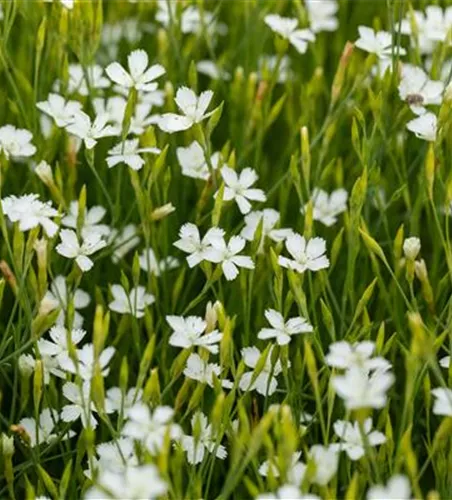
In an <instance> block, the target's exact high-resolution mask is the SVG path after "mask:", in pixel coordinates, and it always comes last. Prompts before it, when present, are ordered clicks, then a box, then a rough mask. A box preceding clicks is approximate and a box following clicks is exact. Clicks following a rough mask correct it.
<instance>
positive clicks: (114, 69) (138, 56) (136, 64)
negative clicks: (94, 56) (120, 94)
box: [105, 49, 165, 92]
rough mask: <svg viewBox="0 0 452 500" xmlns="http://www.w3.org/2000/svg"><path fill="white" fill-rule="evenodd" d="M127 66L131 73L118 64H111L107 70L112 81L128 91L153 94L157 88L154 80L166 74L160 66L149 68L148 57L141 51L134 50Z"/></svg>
mask: <svg viewBox="0 0 452 500" xmlns="http://www.w3.org/2000/svg"><path fill="white" fill-rule="evenodd" d="M127 65H128V68H129V72H127V71H126V70H125V69H124V68H123V67H122V66H121V65H120V64H119V63H117V62H114V63H111V64H110V65H108V66H107V68H106V70H105V71H106V73H107V75H108V77H109V78H110V80H112V81H113V82H115V83H116V84H118V85H120V86H121V87H125V88H126V89H130V88H135V89H137V90H144V91H146V92H151V91H153V90H155V89H156V88H157V84H156V83H155V82H154V80H156V79H157V78H159V77H160V76H162V75H163V74H164V73H165V68H164V67H163V66H161V65H160V64H154V65H153V66H151V67H150V68H148V65H149V58H148V55H147V54H146V52H145V51H144V50H141V49H139V50H134V51H133V52H131V53H130V54H129V55H128V57H127Z"/></svg>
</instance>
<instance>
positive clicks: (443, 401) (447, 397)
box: [432, 387, 452, 417]
mask: <svg viewBox="0 0 452 500" xmlns="http://www.w3.org/2000/svg"><path fill="white" fill-rule="evenodd" d="M432 394H433V396H435V398H436V399H435V402H434V403H433V413H434V414H435V415H444V416H446V417H452V390H450V389H447V388H444V387H437V388H436V389H432Z"/></svg>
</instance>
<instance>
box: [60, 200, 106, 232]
mask: <svg viewBox="0 0 452 500" xmlns="http://www.w3.org/2000/svg"><path fill="white" fill-rule="evenodd" d="M106 213H107V211H106V210H105V208H104V207H102V206H100V205H96V206H94V207H91V208H89V209H88V208H85V214H84V217H83V227H82V231H81V232H82V237H83V238H89V237H90V236H91V235H92V234H100V235H101V236H105V237H108V235H109V234H110V231H111V229H110V227H109V226H107V225H106V224H100V221H101V220H102V219H103V218H104V216H105V214H106ZM78 217H79V207H78V201H71V203H70V205H69V213H68V214H67V215H66V216H65V217H63V219H62V221H61V223H62V224H63V226H66V227H70V228H71V229H77V220H78Z"/></svg>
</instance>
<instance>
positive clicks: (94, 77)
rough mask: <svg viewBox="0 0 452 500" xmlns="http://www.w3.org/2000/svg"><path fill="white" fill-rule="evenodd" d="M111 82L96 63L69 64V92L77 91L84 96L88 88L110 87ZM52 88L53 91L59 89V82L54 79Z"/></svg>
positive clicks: (87, 92)
mask: <svg viewBox="0 0 452 500" xmlns="http://www.w3.org/2000/svg"><path fill="white" fill-rule="evenodd" d="M85 75H88V80H89V85H88V83H87V81H86V78H85ZM110 85H111V82H110V80H109V79H108V78H106V77H105V76H104V70H103V68H102V67H101V66H99V65H98V64H94V65H92V66H87V67H85V68H83V67H82V66H81V65H80V64H70V65H69V81H68V92H69V94H73V93H79V94H80V95H82V96H84V97H86V96H88V95H89V89H90V88H91V89H92V90H97V89H106V88H108V87H110ZM53 89H54V91H55V92H59V91H60V90H61V83H60V82H59V81H56V82H55V84H54V86H53Z"/></svg>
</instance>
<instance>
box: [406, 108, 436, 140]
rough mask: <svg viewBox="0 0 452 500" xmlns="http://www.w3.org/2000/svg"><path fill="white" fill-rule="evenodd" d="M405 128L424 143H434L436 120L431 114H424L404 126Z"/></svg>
mask: <svg viewBox="0 0 452 500" xmlns="http://www.w3.org/2000/svg"><path fill="white" fill-rule="evenodd" d="M406 128H407V129H408V130H409V131H410V132H413V133H414V134H415V135H416V137H418V138H419V139H423V140H424V141H429V142H435V140H436V132H437V128H438V118H437V117H436V115H435V114H433V113H425V114H423V115H421V116H418V117H417V118H414V119H413V120H411V121H409V122H408V123H407V124H406Z"/></svg>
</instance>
